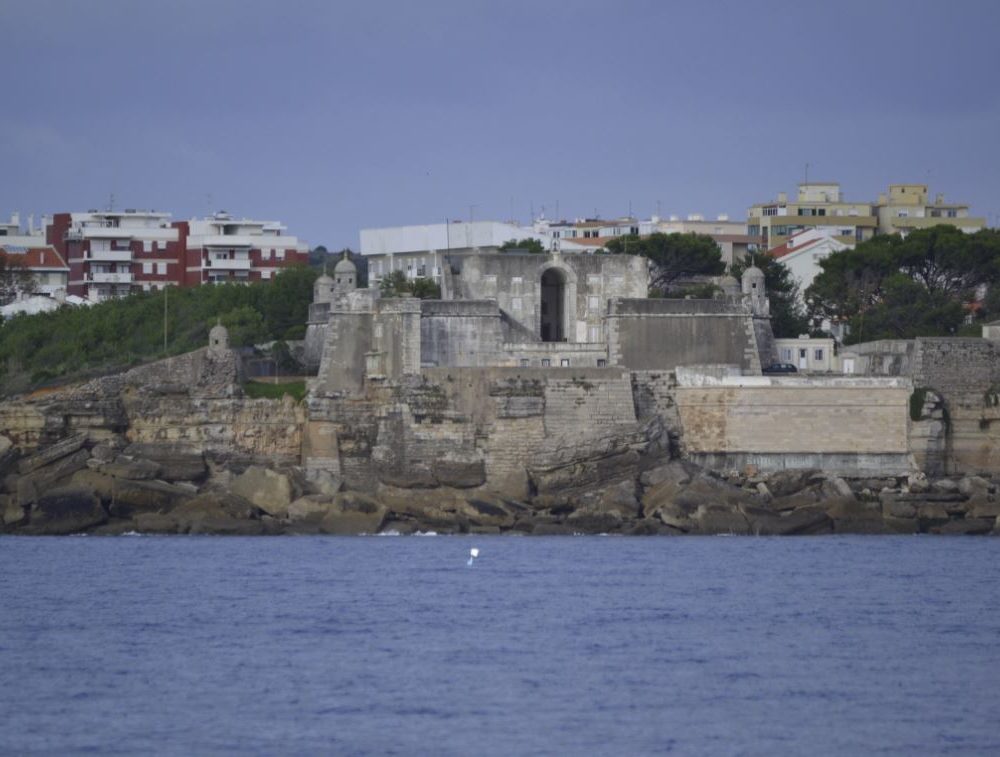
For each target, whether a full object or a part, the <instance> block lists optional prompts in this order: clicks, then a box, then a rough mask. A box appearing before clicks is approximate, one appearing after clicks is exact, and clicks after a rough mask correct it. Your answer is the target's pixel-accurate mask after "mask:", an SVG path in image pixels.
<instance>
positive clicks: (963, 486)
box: [958, 476, 990, 497]
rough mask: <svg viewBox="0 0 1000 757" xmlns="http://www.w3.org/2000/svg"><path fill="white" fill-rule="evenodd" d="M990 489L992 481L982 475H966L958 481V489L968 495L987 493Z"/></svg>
mask: <svg viewBox="0 0 1000 757" xmlns="http://www.w3.org/2000/svg"><path fill="white" fill-rule="evenodd" d="M989 489H990V482H989V481H987V480H986V479H985V478H983V477H981V476H965V477H963V478H962V479H960V480H959V482H958V491H959V492H960V493H962V494H964V495H965V496H966V497H971V496H973V495H976V494H985V493H986V492H988V491H989Z"/></svg>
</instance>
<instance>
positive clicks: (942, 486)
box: [931, 478, 958, 492]
mask: <svg viewBox="0 0 1000 757" xmlns="http://www.w3.org/2000/svg"><path fill="white" fill-rule="evenodd" d="M931 489H932V490H934V491H936V492H957V491H958V482H957V481H952V480H951V479H950V478H942V479H939V480H937V481H935V482H933V483H932V484H931Z"/></svg>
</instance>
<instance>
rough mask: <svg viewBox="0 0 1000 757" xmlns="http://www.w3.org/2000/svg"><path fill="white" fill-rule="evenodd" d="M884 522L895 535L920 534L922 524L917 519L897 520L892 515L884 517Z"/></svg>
mask: <svg viewBox="0 0 1000 757" xmlns="http://www.w3.org/2000/svg"><path fill="white" fill-rule="evenodd" d="M882 521H883V522H884V523H885V525H886V527H887V528H888V529H889V530H890V531H892V532H893V533H895V534H916V533H920V522H919V521H918V520H917V519H916V518H896V517H894V516H892V515H883V516H882Z"/></svg>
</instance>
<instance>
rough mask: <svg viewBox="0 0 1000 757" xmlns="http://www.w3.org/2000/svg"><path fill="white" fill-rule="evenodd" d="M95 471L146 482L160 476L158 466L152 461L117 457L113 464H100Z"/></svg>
mask: <svg viewBox="0 0 1000 757" xmlns="http://www.w3.org/2000/svg"><path fill="white" fill-rule="evenodd" d="M97 470H98V471H100V472H101V473H106V474H107V475H109V476H114V477H115V478H125V479H129V480H132V481H148V480H150V479H153V478H156V477H157V476H159V475H160V465H159V464H158V463H154V462H153V461H152V460H141V459H139V460H136V459H134V458H128V457H125V456H123V455H119V456H118V457H117V458H116V459H115V460H114V461H113V462H109V463H101V464H100V465H99V466H98V467H97Z"/></svg>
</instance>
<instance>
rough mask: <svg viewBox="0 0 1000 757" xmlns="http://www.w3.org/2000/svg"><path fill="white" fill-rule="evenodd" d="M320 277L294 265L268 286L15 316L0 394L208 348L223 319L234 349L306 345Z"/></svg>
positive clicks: (4, 348)
mask: <svg viewBox="0 0 1000 757" xmlns="http://www.w3.org/2000/svg"><path fill="white" fill-rule="evenodd" d="M316 276H317V273H316V271H314V270H311V269H309V268H307V267H304V266H302V267H294V268H288V269H286V270H285V271H283V272H281V273H280V274H278V275H277V276H276V277H275V278H274V280H273V281H270V282H260V283H255V284H250V285H240V284H219V285H213V286H209V285H206V286H201V287H195V288H191V289H178V288H174V287H171V288H169V289H168V290H166V291H165V292H164V291H160V292H149V293H142V294H135V295H132V296H130V297H126V298H123V299H119V300H109V301H107V302H103V303H100V304H98V305H94V306H92V307H78V308H61V309H60V310H57V311H55V312H52V313H42V314H40V315H31V316H26V315H20V316H16V317H14V318H11V319H9V320H6V321H3V322H0V394H12V393H15V392H19V391H24V390H26V389H29V388H31V387H32V386H36V385H39V384H43V383H46V382H49V381H52V380H54V379H60V380H71V379H75V378H81V377H85V376H91V375H96V374H100V373H106V372H110V371H114V370H120V369H123V368H127V367H129V366H132V365H136V364H138V363H142V362H147V361H150V360H156V359H159V358H163V357H166V356H169V355H177V354H181V353H184V352H190V351H191V350H194V349H198V348H200V347H204V346H205V345H206V344H207V343H208V330H209V329H210V328H211V327H212V326H214V325H215V323H216V322H217V320H219V319H221V320H222V323H223V325H225V326H226V327H227V328H228V329H230V340H231V344H232V345H233V346H234V347H238V346H244V345H249V344H253V343H255V342H263V341H270V340H273V339H301V338H302V334H303V328H304V326H303V324H305V322H306V318H307V316H308V309H309V303H310V302H311V301H312V286H313V282H314V281H315V280H316ZM165 298H166V301H167V302H166V304H167V308H166V310H167V318H166V321H167V344H166V350H164V345H163V323H164V299H165Z"/></svg>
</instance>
